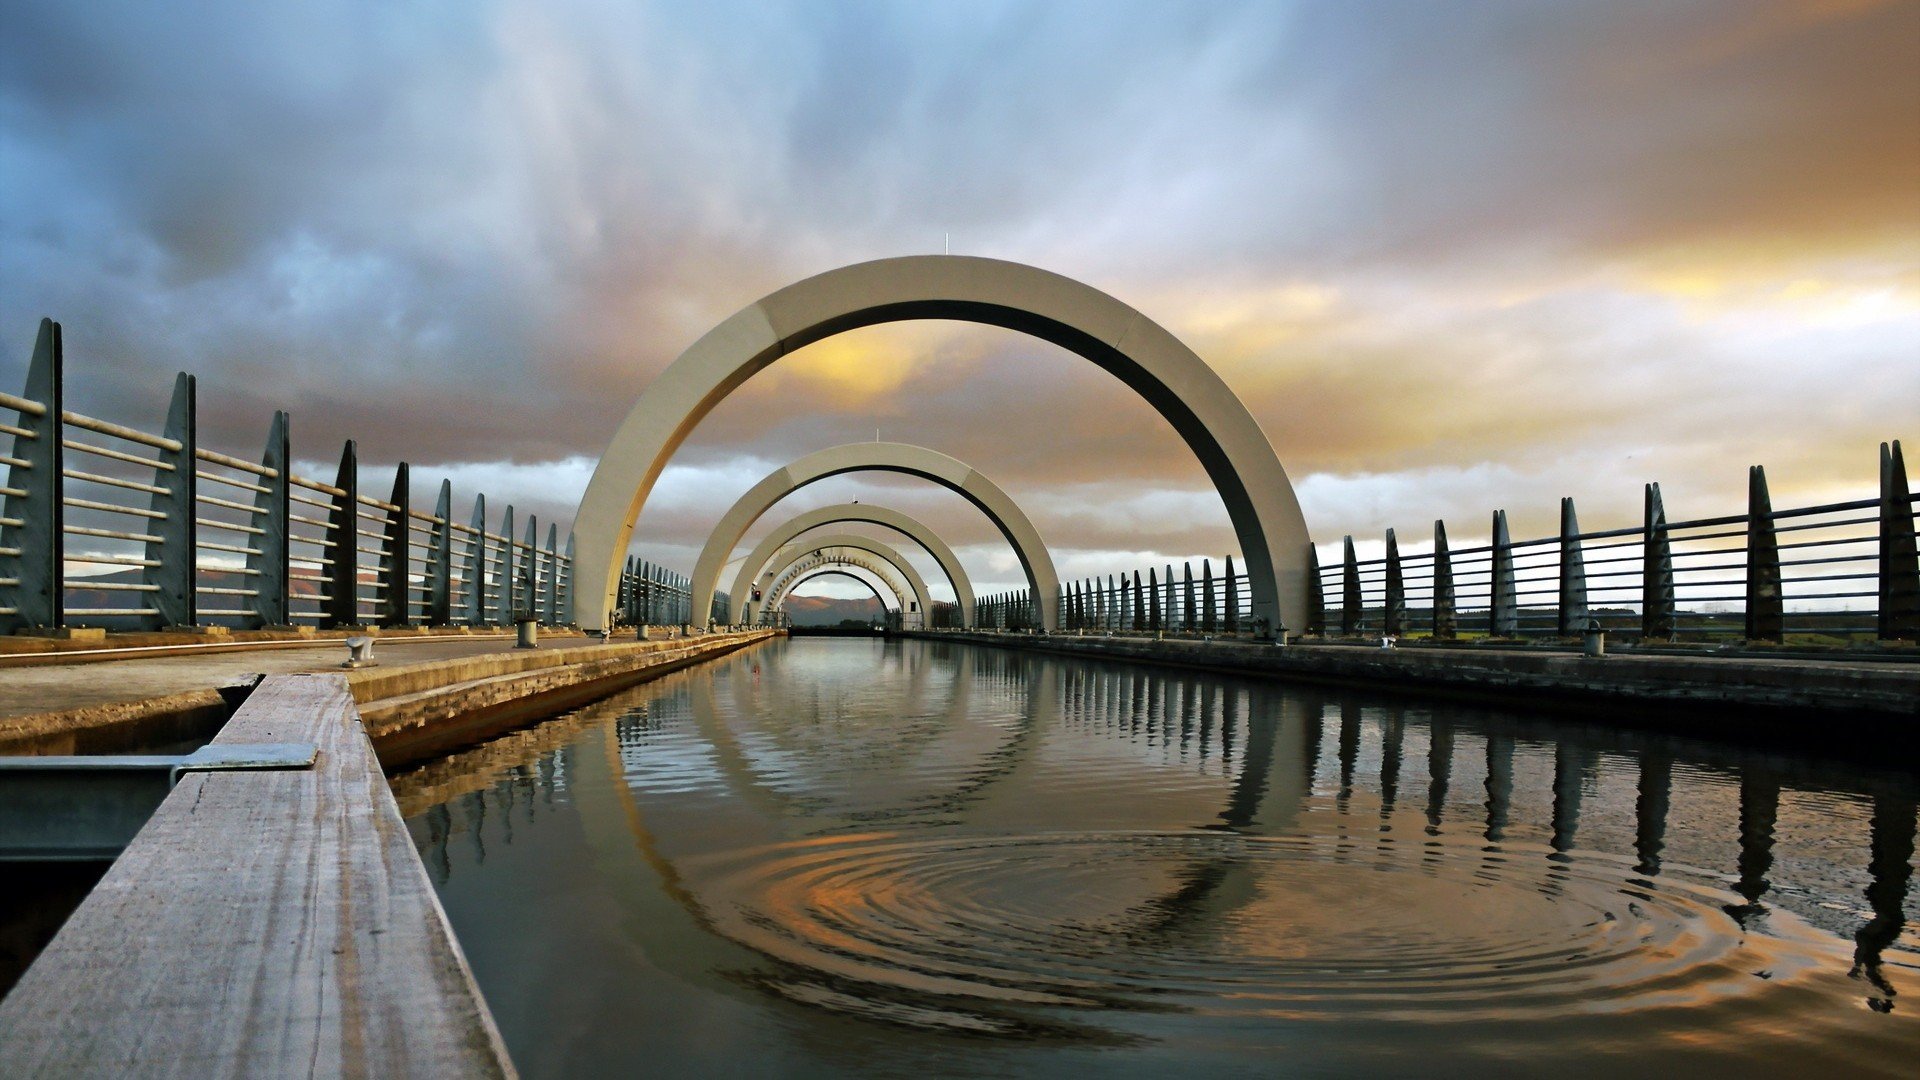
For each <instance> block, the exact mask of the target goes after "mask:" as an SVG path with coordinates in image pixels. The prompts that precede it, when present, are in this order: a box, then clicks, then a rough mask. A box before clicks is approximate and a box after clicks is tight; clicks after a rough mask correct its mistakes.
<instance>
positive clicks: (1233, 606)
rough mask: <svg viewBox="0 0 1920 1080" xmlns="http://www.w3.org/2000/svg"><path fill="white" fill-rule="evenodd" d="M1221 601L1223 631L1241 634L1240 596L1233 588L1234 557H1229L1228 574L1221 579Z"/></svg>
mask: <svg viewBox="0 0 1920 1080" xmlns="http://www.w3.org/2000/svg"><path fill="white" fill-rule="evenodd" d="M1220 601H1221V605H1222V607H1223V610H1224V612H1225V614H1224V615H1223V616H1222V619H1223V622H1222V623H1221V629H1223V630H1225V631H1226V632H1227V633H1229V634H1237V633H1239V632H1240V594H1239V593H1238V592H1236V591H1234V587H1233V556H1231V555H1229V556H1227V573H1226V576H1225V577H1223V578H1221V579H1220Z"/></svg>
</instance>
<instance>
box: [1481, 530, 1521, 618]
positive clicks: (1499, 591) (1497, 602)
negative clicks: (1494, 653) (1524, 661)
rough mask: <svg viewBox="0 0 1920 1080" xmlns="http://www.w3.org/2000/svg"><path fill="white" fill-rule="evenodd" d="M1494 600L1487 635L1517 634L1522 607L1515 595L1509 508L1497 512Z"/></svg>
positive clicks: (1494, 551)
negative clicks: (1508, 523) (1508, 531)
mask: <svg viewBox="0 0 1920 1080" xmlns="http://www.w3.org/2000/svg"><path fill="white" fill-rule="evenodd" d="M1492 586H1493V588H1492V596H1493V602H1492V604H1490V605H1489V606H1488V610H1487V636H1489V637H1497V638H1510V637H1516V636H1518V635H1519V633H1520V610H1519V605H1518V603H1517V601H1516V599H1515V597H1514V582H1513V537H1511V536H1509V535H1508V534H1507V512H1506V511H1505V510H1495V511H1494V512H1493V576H1492Z"/></svg>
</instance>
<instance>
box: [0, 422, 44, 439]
mask: <svg viewBox="0 0 1920 1080" xmlns="http://www.w3.org/2000/svg"><path fill="white" fill-rule="evenodd" d="M0 435H11V436H13V437H14V438H16V439H37V438H39V437H40V436H39V434H38V433H36V432H33V431H29V430H28V429H26V428H23V427H14V426H13V425H12V424H0Z"/></svg>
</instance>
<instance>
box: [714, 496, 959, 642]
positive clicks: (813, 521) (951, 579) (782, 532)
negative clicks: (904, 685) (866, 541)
mask: <svg viewBox="0 0 1920 1080" xmlns="http://www.w3.org/2000/svg"><path fill="white" fill-rule="evenodd" d="M847 522H862V523H865V524H868V525H880V526H883V527H885V528H889V529H892V530H894V531H895V532H899V533H903V534H905V535H907V536H910V537H912V538H913V540H914V542H916V543H918V544H919V545H920V546H921V547H923V548H925V549H926V550H927V554H929V555H931V556H933V561H934V562H936V563H939V564H940V569H941V571H942V572H944V573H945V574H946V575H947V584H949V585H951V586H953V597H954V603H955V604H957V605H958V606H959V609H960V620H961V621H960V625H961V626H962V627H963V628H964V627H969V626H972V625H973V582H972V581H971V580H970V579H969V578H968V577H967V572H966V569H965V568H964V567H962V566H961V565H960V559H959V558H958V557H957V556H955V555H954V553H953V549H952V548H950V547H948V546H947V543H946V541H944V540H942V539H940V537H939V534H937V533H935V532H934V531H933V530H932V529H929V528H927V527H926V526H925V525H923V524H921V523H920V521H919V519H917V518H914V517H910V516H908V515H906V514H903V513H901V512H900V511H898V510H893V509H889V508H887V507H884V506H871V505H868V504H866V503H840V504H839V505H837V506H823V507H821V508H820V509H818V510H809V511H807V512H806V513H804V514H798V515H796V516H794V517H792V518H790V519H788V520H787V521H786V522H785V523H783V524H782V525H780V526H779V527H777V528H775V529H774V530H773V531H772V532H770V533H768V534H767V535H766V538H765V539H763V540H761V541H760V543H759V545H758V546H756V547H755V548H754V549H753V552H752V553H751V554H749V555H748V556H747V557H746V559H745V560H744V561H742V562H741V563H740V572H739V573H738V574H737V575H735V576H734V579H733V591H732V592H730V593H728V594H727V595H728V597H729V601H730V602H729V604H728V611H727V621H728V622H729V623H750V622H753V621H754V617H755V615H756V613H757V612H756V608H755V606H754V603H753V600H752V596H753V593H752V588H753V584H754V581H755V575H756V574H758V573H759V571H760V570H761V569H762V568H764V567H765V566H766V565H767V561H768V560H769V559H771V558H773V554H774V552H776V551H778V550H780V548H781V547H783V546H785V545H786V543H787V542H788V541H790V540H792V539H793V538H794V537H796V536H799V535H800V534H802V533H806V532H812V531H813V530H814V529H818V528H822V527H824V526H827V525H840V524H844V523H847ZM929 614H931V612H929Z"/></svg>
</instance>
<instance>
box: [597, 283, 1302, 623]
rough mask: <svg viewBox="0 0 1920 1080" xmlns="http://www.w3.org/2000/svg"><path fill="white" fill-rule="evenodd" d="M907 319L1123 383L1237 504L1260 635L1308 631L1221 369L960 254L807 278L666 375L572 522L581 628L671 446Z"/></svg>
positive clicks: (1255, 440) (1247, 428)
mask: <svg viewBox="0 0 1920 1080" xmlns="http://www.w3.org/2000/svg"><path fill="white" fill-rule="evenodd" d="M908 319H957V320H962V321H967V322H975V323H982V324H985V325H989V326H1000V327H1005V328H1007V329H1011V330H1018V331H1021V332H1023V333H1027V334H1031V335H1033V336H1035V337H1038V338H1041V339H1043V340H1046V341H1050V342H1052V343H1054V344H1056V345H1059V346H1061V347H1063V348H1066V349H1069V350H1071V351H1073V352H1076V353H1078V354H1080V355H1081V356H1084V357H1086V358H1087V359H1089V360H1091V361H1093V362H1094V363H1096V364H1098V365H1100V366H1101V367H1102V368H1104V369H1106V370H1107V371H1108V372H1111V373H1112V374H1113V375H1115V376H1117V377H1118V378H1119V379H1120V380H1121V381H1122V382H1124V383H1126V384H1127V385H1128V386H1129V387H1131V388H1132V389H1133V390H1134V391H1135V392H1136V393H1138V394H1140V396H1141V397H1143V398H1145V399H1146V401H1147V403H1148V404H1150V405H1152V406H1153V407H1154V408H1155V409H1156V410H1158V411H1159V413H1160V415H1162V416H1164V417H1166V419H1167V421H1168V422H1169V423H1170V424H1172V425H1173V428H1174V430H1175V431H1176V432H1178V433H1179V434H1180V437H1181V438H1182V439H1184V440H1186V443H1187V445H1188V446H1189V447H1191V448H1192V450H1193V452H1194V454H1195V455H1196V456H1197V457H1198V458H1199V459H1200V464H1201V466H1202V467H1203V468H1205V469H1206V471H1207V475H1208V477H1209V478H1211V479H1212V481H1213V485H1214V487H1215V489H1217V490H1218V491H1219V493H1220V497H1221V499H1222V501H1224V502H1225V503H1226V507H1227V514H1228V516H1229V517H1230V518H1231V519H1232V521H1233V527H1234V532H1235V534H1236V536H1237V537H1238V539H1239V541H1240V550H1241V555H1242V556H1243V557H1244V559H1245V561H1246V571H1247V577H1248V581H1249V584H1250V585H1251V586H1252V592H1253V606H1252V610H1251V612H1250V616H1251V618H1252V620H1253V623H1254V625H1255V627H1256V628H1260V629H1261V630H1263V631H1271V630H1273V629H1277V628H1279V627H1281V626H1282V625H1284V623H1283V621H1282V620H1283V618H1284V619H1285V620H1290V621H1291V622H1292V623H1293V624H1294V625H1295V626H1299V625H1301V621H1302V620H1303V619H1304V618H1305V615H1306V599H1307V551H1308V547H1309V545H1310V543H1311V540H1310V538H1309V536H1308V534H1307V526H1306V520H1305V519H1304V518H1303V517H1302V516H1301V513H1300V503H1299V500H1298V499H1297V498H1295V496H1294V493H1293V485H1292V483H1291V482H1289V481H1288V479H1287V473H1286V470H1285V469H1284V468H1282V467H1281V465H1280V459H1279V457H1278V456H1276V455H1275V454H1274V452H1273V445H1272V444H1271V443H1270V442H1268V441H1267V437H1266V434H1265V433H1264V432H1263V431H1261V430H1260V425H1259V423H1258V422H1257V421H1256V420H1254V418H1253V414H1251V413H1249V412H1248V411H1247V408H1246V406H1245V405H1244V404H1242V403H1241V401H1240V399H1239V398H1238V397H1236V396H1235V395H1234V393H1233V391H1232V390H1231V389H1230V388H1229V387H1228V386H1227V384H1226V383H1225V382H1224V381H1223V380H1222V379H1221V378H1220V376H1219V374H1218V373H1216V372H1215V371H1214V370H1213V369H1212V368H1210V367H1208V366H1207V364H1206V362H1205V361H1203V360H1201V359H1200V358H1199V357H1198V356H1197V355H1195V354H1194V352H1193V351H1192V350H1191V349H1189V348H1187V347H1186V346H1185V345H1184V344H1182V343H1181V342H1180V341H1179V339H1177V338H1175V337H1174V336H1173V335H1172V334H1170V333H1168V332H1167V331H1166V330H1165V329H1164V328H1162V327H1161V326H1159V325H1158V324H1156V323H1155V322H1153V321H1152V320H1151V319H1148V318H1147V317H1146V316H1144V315H1142V314H1140V313H1139V312H1138V311H1135V310H1134V309H1133V308H1131V307H1128V306H1127V305H1126V304H1123V303H1121V302H1120V301H1118V300H1116V299H1114V298H1113V297H1111V296H1108V295H1107V294H1105V293H1103V292H1100V291H1099V290H1097V289H1093V288H1091V287H1089V286H1087V285H1083V284H1081V283H1080V282H1077V281H1074V280H1073V279H1071V278H1066V277H1062V276H1060V275H1058V274H1054V273H1049V272H1048V271H1045V270H1041V269H1038V268H1036V267H1032V266H1025V265H1022V264H1020V263H1011V262H1002V261H1000V260H997V259H981V258H973V257H968V256H959V255H915V256H907V257H904V258H896V259H880V260H877V261H874V262H867V263H859V264H856V265H854V266H847V267H842V268H840V269H838V270H830V271H828V272H826V273H824V274H820V275H817V276H815V277H811V278H807V279H806V280H804V281H800V282H796V283H795V284H792V285H789V286H787V287H786V288H784V289H781V290H780V291H778V292H776V293H774V294H772V295H771V296H768V297H766V298H764V299H762V300H761V301H760V302H759V303H756V304H752V305H750V306H748V307H747V308H745V309H743V310H741V311H739V312H737V313H736V314H734V315H733V316H732V317H731V318H729V319H727V320H726V321H725V322H723V323H721V324H720V325H718V326H716V327H714V328H713V329H712V330H709V331H708V332H707V333H706V335H705V336H703V337H702V338H700V340H699V341H696V342H694V343H693V345H691V346H690V347H688V349H687V350H686V351H685V352H683V353H681V354H680V357H679V358H678V359H677V360H675V361H674V362H673V363H672V364H670V365H669V366H668V367H667V369H666V370H665V371H663V372H661V373H660V376H659V378H657V379H655V380H654V382H653V384H652V385H651V386H649V387H648V388H647V390H646V392H645V393H643V394H642V395H641V396H640V400H639V401H637V402H635V404H634V407H633V411H632V412H630V413H629V414H628V415H627V418H626V420H625V421H623V422H622V423H621V425H620V427H619V429H618V430H616V431H615V432H614V435H613V438H612V440H611V441H610V442H609V444H608V446H607V451H606V453H604V454H602V455H601V457H600V463H599V465H598V466H597V467H596V468H595V469H594V473H593V478H592V480H591V481H589V482H588V484H587V491H586V495H585V496H584V497H583V498H582V499H581V502H580V510H579V512H578V513H577V514H576V515H575V517H574V531H575V536H576V539H577V542H578V561H577V562H576V564H575V572H576V574H577V575H578V581H577V592H576V593H575V595H576V596H578V597H580V604H579V607H578V610H577V612H576V613H577V615H578V617H579V619H580V621H581V623H582V624H583V625H584V626H586V627H587V628H589V629H596V630H597V629H601V628H602V627H603V626H604V625H605V621H606V618H607V612H608V611H609V610H611V606H612V599H613V590H614V587H615V585H616V584H617V583H618V580H619V569H620V563H621V561H622V559H623V557H624V556H625V554H626V550H627V544H628V541H629V539H630V538H631V536H632V533H633V523H634V520H635V519H636V518H637V517H638V516H639V514H640V510H641V508H642V507H643V506H645V505H646V501H647V496H648V495H649V494H651V493H652V491H653V485H654V483H655V482H657V481H658V480H659V478H660V473H661V471H662V470H663V469H665V468H666V466H667V461H668V459H669V458H671V457H672V456H673V452H674V450H676V449H677V448H678V447H679V446H680V444H681V443H682V442H684V441H685V440H686V438H687V436H688V435H689V434H690V433H691V432H692V431H693V429H694V427H695V426H696V425H698V424H699V423H700V421H701V420H702V419H703V418H704V417H705V416H706V415H707V414H708V413H709V412H711V411H712V410H713V409H714V407H715V406H717V405H718V404H719V403H720V402H721V401H722V400H724V399H725V398H726V397H727V395H728V394H731V393H732V392H733V391H734V390H735V389H737V388H738V387H739V386H740V384H741V383H744V382H745V381H746V380H747V379H749V378H751V377H752V376H753V375H754V374H755V373H756V372H758V371H760V370H761V369H763V368H765V367H766V366H767V365H769V364H771V363H773V362H774V361H776V360H778V359H779V358H780V357H782V356H784V355H786V354H787V353H789V352H792V351H794V350H796V349H800V348H803V347H805V346H807V345H810V344H812V343H813V342H816V341H819V340H821V339H823V338H827V337H831V336H833V335H835V334H839V333H843V332H845V331H848V330H854V329H858V328H860V327H862V326H871V325H874V324H876V323H885V322H898V321H902V320H908ZM736 542H737V537H736ZM729 554H731V551H729ZM1056 593H1057V582H1054V583H1050V584H1048V585H1047V586H1046V587H1045V588H1042V587H1040V585H1039V583H1037V582H1036V583H1034V596H1035V598H1036V599H1037V600H1039V601H1040V604H1041V608H1042V620H1043V625H1044V626H1046V627H1048V628H1050V629H1051V628H1054V627H1056V626H1057V625H1058V610H1057V608H1058V604H1057V599H1058V598H1057V595H1056ZM697 604H698V598H697V597H696V605H697ZM695 610H696V611H699V610H702V609H701V608H699V607H698V606H696V608H695Z"/></svg>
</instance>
